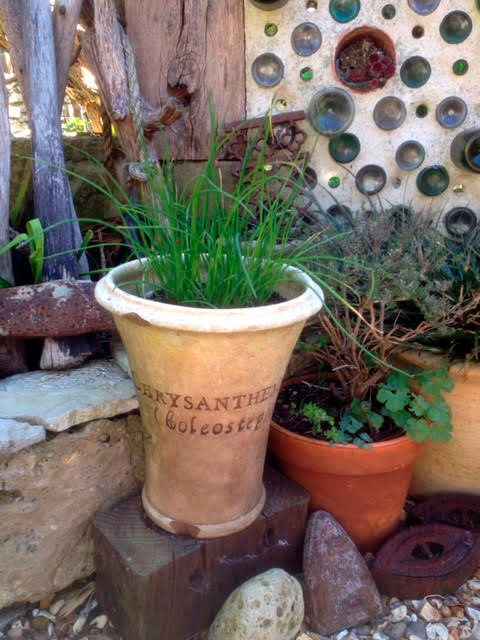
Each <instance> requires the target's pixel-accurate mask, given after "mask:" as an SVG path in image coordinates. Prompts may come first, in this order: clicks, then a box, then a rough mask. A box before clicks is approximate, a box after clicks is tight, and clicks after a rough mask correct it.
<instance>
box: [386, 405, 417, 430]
mask: <svg viewBox="0 0 480 640" xmlns="http://www.w3.org/2000/svg"><path fill="white" fill-rule="evenodd" d="M382 414H383V415H384V416H387V417H388V418H390V419H391V420H393V422H394V423H395V424H396V425H397V427H399V428H400V429H405V428H406V426H407V422H408V420H409V419H410V418H411V415H410V413H409V412H408V411H406V410H405V409H403V410H402V411H388V409H382Z"/></svg>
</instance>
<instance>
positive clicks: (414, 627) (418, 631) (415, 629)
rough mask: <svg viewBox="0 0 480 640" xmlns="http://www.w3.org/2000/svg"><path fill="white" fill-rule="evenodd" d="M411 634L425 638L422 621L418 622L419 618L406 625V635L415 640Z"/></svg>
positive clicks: (423, 639) (425, 633)
mask: <svg viewBox="0 0 480 640" xmlns="http://www.w3.org/2000/svg"><path fill="white" fill-rule="evenodd" d="M413 636H415V638H421V639H422V640H425V638H426V637H427V632H426V630H425V625H424V624H423V622H420V620H418V621H417V622H410V624H408V625H407V637H408V638H409V639H410V640H415V638H413Z"/></svg>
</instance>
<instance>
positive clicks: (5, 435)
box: [0, 418, 46, 459]
mask: <svg viewBox="0 0 480 640" xmlns="http://www.w3.org/2000/svg"><path fill="white" fill-rule="evenodd" d="M45 437H46V433H45V428H44V427H42V425H39V424H28V423H27V422H18V421H17V420H9V419H3V418H0V459H1V458H6V457H7V456H11V455H13V454H14V453H16V452H17V451H21V449H25V447H30V446H31V445H32V444H36V443H37V442H42V440H45Z"/></svg>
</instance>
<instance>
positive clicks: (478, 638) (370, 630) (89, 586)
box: [0, 569, 480, 640]
mask: <svg viewBox="0 0 480 640" xmlns="http://www.w3.org/2000/svg"><path fill="white" fill-rule="evenodd" d="M383 600H384V604H385V612H386V614H385V615H384V616H382V617H380V618H377V619H376V620H374V621H373V622H372V623H371V624H369V625H363V626H361V627H356V628H354V629H349V630H343V631H340V632H338V633H336V634H334V635H332V636H328V640H364V639H365V640H366V639H370V638H372V639H373V640H436V639H438V640H468V639H470V640H480V569H479V570H478V571H477V573H476V574H475V576H474V577H473V578H472V579H471V580H469V581H468V582H467V583H466V584H464V585H463V586H462V587H460V589H458V591H456V592H455V593H454V594H452V595H448V596H439V595H432V596H428V597H427V598H424V599H423V600H404V601H401V600H399V599H398V598H388V597H384V599H383ZM0 638H2V640H3V639H5V640H7V639H9V640H10V639H12V640H14V639H22V638H24V639H25V640H64V639H68V640H122V638H121V636H120V635H119V634H118V633H117V632H116V630H115V629H114V627H113V625H112V624H111V623H110V621H109V620H108V618H107V616H106V615H105V614H104V613H103V611H102V609H101V607H100V605H99V604H98V602H97V600H96V598H95V582H94V581H84V582H82V583H78V584H76V585H75V586H73V587H69V588H68V589H65V590H64V591H62V592H60V593H57V594H55V595H52V596H51V597H49V598H45V599H44V600H42V601H41V602H40V603H38V604H37V605H30V606H29V607H26V606H20V607H12V608H10V609H4V610H3V611H0ZM165 640H174V639H165ZM232 640H235V639H234V638H232ZM296 640H327V639H326V638H325V636H321V635H318V634H316V633H313V632H311V631H309V630H308V629H303V630H302V632H301V633H300V634H299V635H298V636H297V639H296Z"/></svg>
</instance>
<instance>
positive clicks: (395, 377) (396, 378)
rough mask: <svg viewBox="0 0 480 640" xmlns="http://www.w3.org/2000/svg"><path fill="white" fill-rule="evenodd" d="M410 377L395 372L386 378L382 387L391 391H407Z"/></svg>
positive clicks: (400, 372) (406, 374)
mask: <svg viewBox="0 0 480 640" xmlns="http://www.w3.org/2000/svg"><path fill="white" fill-rule="evenodd" d="M410 380H411V378H410V376H409V375H408V373H404V372H402V371H397V372H395V373H392V374H391V375H389V376H388V378H387V380H386V382H385V384H384V385H382V386H385V387H387V388H388V389H391V390H392V391H408V390H409V389H410Z"/></svg>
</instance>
